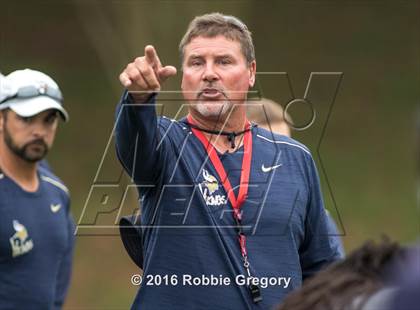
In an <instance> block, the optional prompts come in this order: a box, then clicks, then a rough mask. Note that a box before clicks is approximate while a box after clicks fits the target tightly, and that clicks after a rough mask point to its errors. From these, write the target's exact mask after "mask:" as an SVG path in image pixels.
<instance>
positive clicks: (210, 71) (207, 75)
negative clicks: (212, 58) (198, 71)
mask: <svg viewBox="0 0 420 310" xmlns="http://www.w3.org/2000/svg"><path fill="white" fill-rule="evenodd" d="M218 79H219V76H218V75H217V72H216V71H215V68H214V65H213V64H212V63H209V64H207V65H206V67H205V71H204V73H203V80H205V81H207V82H213V81H216V80H218Z"/></svg>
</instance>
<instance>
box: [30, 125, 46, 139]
mask: <svg viewBox="0 0 420 310" xmlns="http://www.w3.org/2000/svg"><path fill="white" fill-rule="evenodd" d="M47 131H48V129H47V127H46V126H45V125H44V124H42V123H35V124H34V126H33V127H32V134H33V135H34V136H35V137H37V138H43V137H45V136H46V135H47Z"/></svg>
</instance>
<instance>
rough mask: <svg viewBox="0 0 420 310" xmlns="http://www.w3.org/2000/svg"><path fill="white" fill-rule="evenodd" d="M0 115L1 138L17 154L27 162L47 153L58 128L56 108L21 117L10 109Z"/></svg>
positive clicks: (38, 158)
mask: <svg viewBox="0 0 420 310" xmlns="http://www.w3.org/2000/svg"><path fill="white" fill-rule="evenodd" d="M0 117H1V122H0V125H1V126H0V138H2V139H3V141H4V144H6V146H7V147H8V148H9V149H10V150H11V151H12V152H13V153H14V154H15V155H17V156H18V157H20V158H21V159H23V160H25V161H27V162H37V161H39V160H42V159H43V158H44V157H45V156H46V155H47V153H48V150H49V149H50V148H51V146H52V144H53V142H54V137H55V132H56V130H57V124H58V119H57V118H58V112H57V111H56V110H46V111H43V112H41V113H39V114H36V115H34V116H32V117H21V116H19V115H18V114H16V113H15V112H13V111H12V110H9V111H8V112H3V113H2V116H0Z"/></svg>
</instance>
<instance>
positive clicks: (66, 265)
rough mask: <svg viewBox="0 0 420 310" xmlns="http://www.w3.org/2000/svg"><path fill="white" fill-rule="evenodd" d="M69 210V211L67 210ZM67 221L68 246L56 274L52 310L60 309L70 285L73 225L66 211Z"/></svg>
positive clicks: (73, 241)
mask: <svg viewBox="0 0 420 310" xmlns="http://www.w3.org/2000/svg"><path fill="white" fill-rule="evenodd" d="M68 210H69V209H68ZM67 216H68V221H67V233H68V244H67V248H66V250H65V252H64V253H63V256H62V259H61V261H60V263H59V269H58V274H57V282H56V288H55V300H54V309H61V308H62V307H63V303H64V300H65V297H66V294H67V290H68V288H69V284H70V278H71V270H72V261H73V252H74V243H75V236H74V231H75V225H74V221H73V217H72V216H71V214H70V211H68V214H67Z"/></svg>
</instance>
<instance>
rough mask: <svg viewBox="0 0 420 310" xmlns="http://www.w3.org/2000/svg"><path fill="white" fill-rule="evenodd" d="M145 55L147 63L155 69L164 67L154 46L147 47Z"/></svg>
mask: <svg viewBox="0 0 420 310" xmlns="http://www.w3.org/2000/svg"><path fill="white" fill-rule="evenodd" d="M144 55H145V56H146V61H147V62H148V63H149V64H150V65H152V67H153V68H160V67H162V64H161V63H160V60H159V57H158V55H157V53H156V50H155V48H154V47H153V46H152V45H147V46H146V47H145V48H144Z"/></svg>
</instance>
